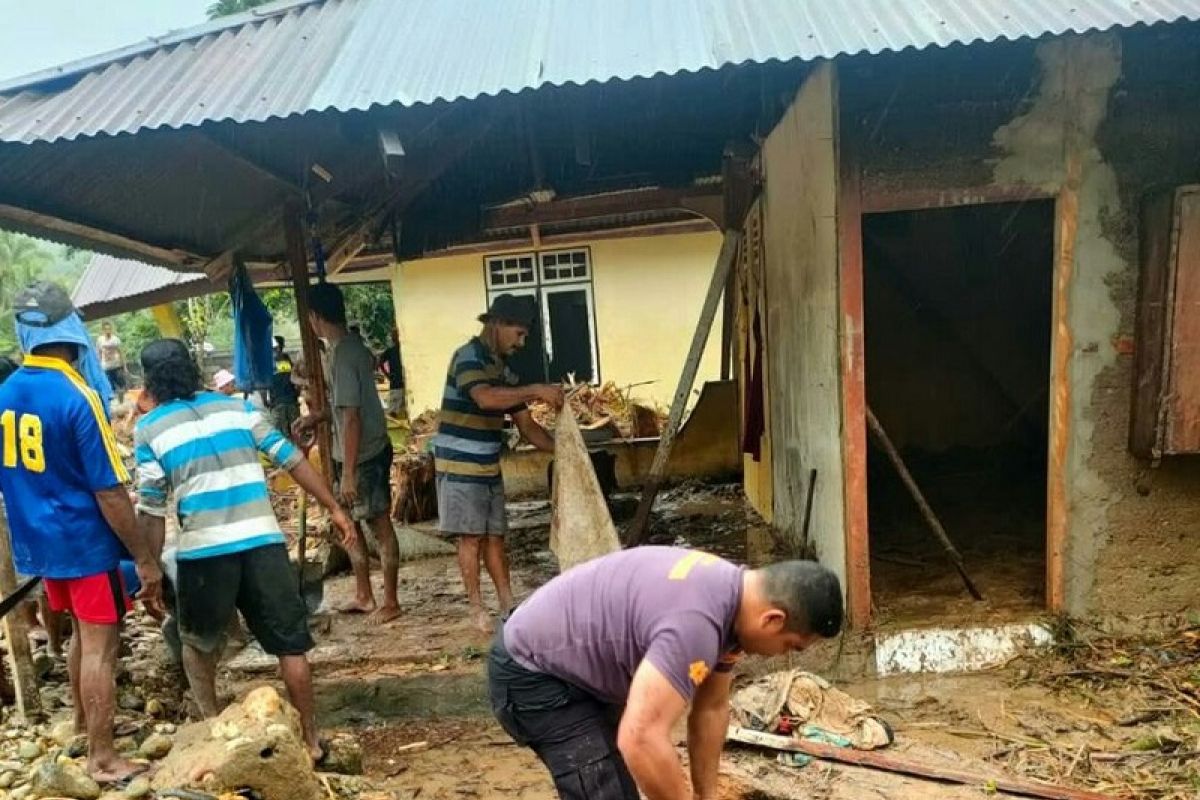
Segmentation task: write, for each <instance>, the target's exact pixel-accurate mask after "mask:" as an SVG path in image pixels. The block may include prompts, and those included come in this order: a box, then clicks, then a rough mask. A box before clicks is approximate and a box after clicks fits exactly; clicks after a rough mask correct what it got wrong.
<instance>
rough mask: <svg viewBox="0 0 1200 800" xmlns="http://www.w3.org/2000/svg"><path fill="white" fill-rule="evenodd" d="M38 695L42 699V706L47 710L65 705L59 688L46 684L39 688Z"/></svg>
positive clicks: (53, 709)
mask: <svg viewBox="0 0 1200 800" xmlns="http://www.w3.org/2000/svg"><path fill="white" fill-rule="evenodd" d="M38 696H39V697H40V698H41V700H42V708H44V709H45V710H47V711H55V710H57V709H60V708H63V707H64V706H66V703H65V702H64V701H63V696H62V692H61V690H59V689H56V688H54V687H51V686H46V687H43V688H41V689H39V690H38Z"/></svg>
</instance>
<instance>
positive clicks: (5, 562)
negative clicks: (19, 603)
mask: <svg viewBox="0 0 1200 800" xmlns="http://www.w3.org/2000/svg"><path fill="white" fill-rule="evenodd" d="M16 591H17V570H16V568H15V567H14V566H13V559H12V540H11V539H10V538H9V534H8V518H7V517H6V516H5V514H4V505H3V503H0V595H3V596H4V597H11V596H12V595H13V594H14V593H15V592H16ZM4 638H5V640H6V641H7V642H8V665H9V668H10V670H11V672H12V678H13V688H14V689H15V693H16V698H17V713H18V714H20V715H21V717H22V718H24V719H25V721H26V722H35V721H37V720H38V719H40V718H41V716H42V699H41V695H39V694H38V689H37V679H36V678H35V677H34V672H33V653H32V651H31V650H30V649H29V626H28V624H27V623H26V619H25V616H24V615H23V614H21V613H20V612H19V611H17V610H15V609H14V610H13V611H12V612H11V613H9V614H6V615H5V617H4Z"/></svg>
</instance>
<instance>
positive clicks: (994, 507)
mask: <svg viewBox="0 0 1200 800" xmlns="http://www.w3.org/2000/svg"><path fill="white" fill-rule="evenodd" d="M863 245H864V248H863V253H864V291H865V298H864V299H865V326H864V328H865V338H866V388H867V402H868V403H869V404H870V406H871V408H872V409H873V410H874V411H875V414H876V416H877V417H878V418H879V420H880V422H881V423H882V424H883V427H884V429H885V430H886V431H887V432H888V434H889V436H890V437H891V439H892V440H893V442H894V443H895V445H896V446H897V448H899V450H900V452H901V454H902V456H903V457H904V459H905V461H906V462H907V464H908V467H909V470H910V471H911V472H912V474H913V477H914V478H915V479H916V481H917V483H918V484H919V485H920V486H921V489H922V490H923V492H924V493H925V496H926V498H927V499H928V501H929V503H930V505H931V506H932V507H933V509H934V511H935V512H936V513H937V514H938V516H939V517H940V519H941V521H942V523H943V525H944V526H945V528H946V530H947V532H948V533H949V534H950V537H951V539H952V540H954V542H955V544H956V545H957V547H958V549H959V551H960V552H962V554H963V557H964V559H965V561H966V567H967V571H968V572H969V573H970V574H971V577H972V578H973V579H974V580H975V582H976V584H977V585H978V586H979V587H980V589H981V590H982V592H983V595H984V597H985V602H984V603H976V602H974V601H973V600H971V598H970V597H969V596H968V595H967V593H966V591H965V590H964V588H963V586H962V583H961V581H960V579H959V577H958V575H957V574H956V573H955V571H954V569H953V568H952V566H951V565H950V564H949V562H948V561H947V560H946V558H945V556H944V555H943V554H942V552H941V548H940V546H939V545H938V544H937V542H936V540H935V539H934V538H933V535H932V533H931V532H930V531H929V529H928V527H927V525H926V524H925V522H924V521H923V519H922V518H921V516H920V514H919V512H918V511H917V508H916V505H915V504H914V503H913V500H912V498H911V496H910V495H909V494H908V493H907V492H906V490H905V488H904V486H903V484H902V483H901V482H900V480H899V478H898V477H897V475H896V473H895V470H894V469H893V468H892V466H891V464H890V463H889V462H888V461H887V459H886V457H885V456H884V455H883V454H882V453H881V452H880V451H879V449H878V447H876V446H875V445H874V444H873V443H872V444H871V446H870V447H869V454H868V468H867V475H868V477H867V482H868V497H869V501H868V514H869V530H870V552H871V584H872V586H871V595H872V603H873V604H874V606H875V610H876V611H875V613H876V618H877V619H878V620H879V621H880V622H884V623H887V622H897V623H900V624H919V623H923V622H931V621H942V622H945V621H956V622H957V621H961V620H962V619H963V618H964V617H966V616H968V615H969V616H973V617H976V618H978V617H979V616H981V615H984V616H988V617H994V616H996V614H997V612H999V613H1000V614H1001V615H1003V614H1004V613H1005V612H1019V613H1025V612H1028V611H1030V610H1035V609H1039V608H1042V607H1043V606H1044V602H1045V563H1046V562H1045V558H1046V468H1047V438H1048V431H1049V418H1048V409H1049V396H1048V395H1049V384H1050V346H1051V304H1052V295H1053V280H1052V279H1053V264H1054V203H1053V201H1048V200H1046V201H1032V202H1024V203H1001V204H989V205H977V206H963V207H955V208H947V209H931V210H923V211H910V212H897V213H888V214H873V215H867V216H865V217H864V218H863Z"/></svg>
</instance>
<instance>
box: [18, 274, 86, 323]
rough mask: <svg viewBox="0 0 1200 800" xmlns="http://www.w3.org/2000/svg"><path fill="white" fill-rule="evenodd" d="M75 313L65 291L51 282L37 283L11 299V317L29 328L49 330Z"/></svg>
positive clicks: (73, 305)
mask: <svg viewBox="0 0 1200 800" xmlns="http://www.w3.org/2000/svg"><path fill="white" fill-rule="evenodd" d="M74 313H75V304H74V303H72V302H71V297H70V295H68V294H67V290H66V289H64V288H62V287H61V286H59V285H58V284H57V283H52V282H51V281H37V282H36V283H31V284H30V285H29V286H27V287H26V288H24V289H22V290H21V291H20V292H19V293H18V294H17V296H16V297H15V298H13V316H14V317H15V318H16V320H17V322H19V323H21V324H22V325H28V326H29V327H31V328H50V327H53V326H55V325H57V324H58V323H60V322H62V321H63V320H64V319H66V318H67V317H69V316H71V315H72V314H74Z"/></svg>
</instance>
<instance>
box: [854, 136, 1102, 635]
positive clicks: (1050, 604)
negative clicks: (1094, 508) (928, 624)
mask: <svg viewBox="0 0 1200 800" xmlns="http://www.w3.org/2000/svg"><path fill="white" fill-rule="evenodd" d="M840 145H841V146H840V148H839V150H840V152H839V161H840V164H839V173H838V207H837V214H838V254H839V256H838V259H839V262H840V263H839V280H838V287H839V294H840V302H841V315H842V325H841V332H840V342H841V358H840V364H841V391H842V454H843V467H844V470H845V508H846V515H845V518H846V531H845V535H846V582H847V587H846V590H847V591H846V594H847V606H848V609H847V610H848V612H849V617H850V625H851V626H852V627H853V628H855V629H857V630H862V629H864V628H868V627H869V626H870V624H871V554H870V553H871V551H870V528H869V520H868V514H867V431H866V407H867V400H866V397H867V391H866V377H867V376H866V359H865V353H864V335H865V331H866V327H865V325H866V318H865V309H864V298H863V270H864V263H863V239H862V226H863V222H862V221H863V216H865V215H866V214H879V213H887V212H895V211H923V210H928V209H933V208H955V207H962V206H972V205H982V204H985V203H1013V202H1021V201H1024V200H1053V201H1055V202H1054V217H1055V220H1054V267H1053V290H1052V295H1053V296H1052V308H1053V314H1052V318H1051V345H1050V347H1051V370H1050V376H1049V378H1050V409H1049V413H1050V419H1049V423H1050V429H1049V437H1048V442H1047V447H1048V456H1049V458H1048V461H1047V466H1046V606H1047V608H1048V609H1049V610H1050V611H1052V612H1055V613H1058V612H1061V611H1062V610H1063V609H1064V608H1065V592H1066V573H1065V562H1066V558H1065V553H1066V543H1067V531H1068V530H1069V527H1070V507H1069V506H1070V504H1069V502H1068V495H1067V472H1068V464H1067V458H1068V450H1069V447H1068V445H1069V442H1070V433H1071V421H1072V420H1071V416H1072V415H1071V403H1070V399H1071V384H1070V369H1069V367H1070V358H1071V350H1072V347H1073V343H1072V341H1073V338H1072V332H1071V326H1070V320H1069V315H1068V312H1069V308H1070V306H1069V302H1068V301H1069V294H1070V288H1071V283H1072V280H1073V276H1074V267H1075V240H1076V233H1077V230H1078V220H1079V202H1078V190H1077V186H1078V181H1077V180H1075V181H1072V180H1071V175H1072V171H1071V169H1070V164H1068V170H1067V178H1068V179H1067V181H1066V183H1065V185H1064V186H1063V188H1062V189H1061V190H1060V191H1058V192H1050V191H1045V190H1043V189H1040V188H1037V187H1028V186H992V185H984V186H967V187H959V188H953V189H890V188H888V189H885V188H875V187H871V186H869V185H864V184H865V182H864V181H863V177H862V169H861V166H860V164H859V162H858V160H857V158H856V155H855V151H854V147H853V143H848V142H846V141H845V140H844V139H843V141H841V142H840ZM1077 173H1078V170H1076V173H1075V174H1076V177H1078V174H1077Z"/></svg>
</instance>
